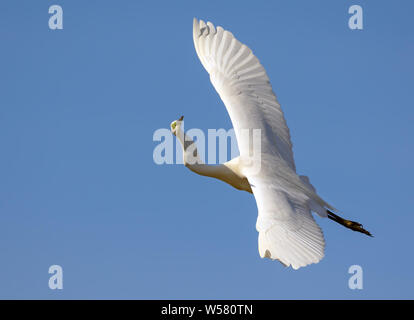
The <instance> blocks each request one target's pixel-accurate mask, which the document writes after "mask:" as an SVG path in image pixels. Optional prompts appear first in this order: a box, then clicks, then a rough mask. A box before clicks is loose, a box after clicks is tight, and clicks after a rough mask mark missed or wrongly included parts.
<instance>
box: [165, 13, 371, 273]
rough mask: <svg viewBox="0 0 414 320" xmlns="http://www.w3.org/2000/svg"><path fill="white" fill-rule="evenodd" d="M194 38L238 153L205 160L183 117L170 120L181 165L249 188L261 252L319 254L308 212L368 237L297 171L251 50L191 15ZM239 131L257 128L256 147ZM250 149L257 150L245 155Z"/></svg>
mask: <svg viewBox="0 0 414 320" xmlns="http://www.w3.org/2000/svg"><path fill="white" fill-rule="evenodd" d="M193 39H194V46H195V50H196V52H197V55H198V57H199V59H200V61H201V63H202V65H203V66H204V68H205V69H206V70H207V72H208V73H209V75H210V80H211V82H212V84H213V86H214V88H215V89H216V91H217V92H218V94H219V96H220V98H221V99H222V101H223V102H224V104H225V106H226V108H227V111H228V113H229V115H230V118H231V122H232V124H233V127H234V131H235V134H236V138H237V143H238V147H239V151H240V155H239V156H238V157H236V158H234V159H231V160H230V161H228V162H226V163H223V164H219V165H207V164H204V163H203V162H202V161H201V160H200V159H199V157H198V154H197V148H196V146H195V142H194V141H193V140H192V139H191V138H190V137H188V136H187V135H186V134H185V132H183V130H182V127H183V118H184V117H181V118H179V119H178V120H176V121H173V122H172V123H171V131H172V133H173V134H174V135H175V136H176V137H177V138H178V140H179V141H180V142H181V145H182V147H183V157H184V165H185V166H186V167H188V168H189V169H190V170H191V171H193V172H195V173H197V174H199V175H202V176H208V177H213V178H217V179H219V180H222V181H224V182H226V183H228V184H230V185H231V186H233V187H234V188H236V189H238V190H244V191H247V192H249V193H253V195H254V197H255V199H256V203H257V208H258V217H257V223H256V229H257V231H258V233H259V239H258V247H259V254H260V256H261V257H262V258H270V259H272V260H279V261H280V262H281V263H282V264H283V265H285V266H287V267H288V266H291V267H292V268H293V269H298V268H300V267H304V266H306V265H309V264H312V263H318V262H319V261H320V260H321V259H322V258H323V256H324V249H325V240H324V236H323V233H322V230H321V229H320V227H319V226H318V225H317V223H316V222H315V220H314V217H313V215H312V212H314V213H316V214H317V215H318V216H320V217H328V218H329V219H331V220H333V221H335V222H337V223H339V224H341V225H343V226H345V227H347V228H349V229H351V230H354V231H358V232H361V233H364V234H366V235H369V236H371V234H370V233H369V232H368V231H367V230H365V229H364V228H363V226H362V225H361V224H360V223H358V222H355V221H350V220H346V219H343V218H341V217H340V216H339V215H337V214H336V213H338V210H336V209H335V208H334V207H333V206H331V205H330V204H329V203H327V202H326V201H325V200H323V199H322V198H321V197H320V196H319V195H318V194H317V192H316V190H315V188H314V187H313V186H312V184H311V183H310V180H309V178H308V177H306V176H303V175H298V174H297V173H296V167H295V162H294V158H293V151H292V143H291V139H290V133H289V128H288V127H287V125H286V121H285V118H284V115H283V112H282V109H281V107H280V104H279V102H278V100H277V98H276V96H275V94H274V92H273V90H272V86H271V84H270V81H269V78H268V76H267V74H266V71H265V69H264V68H263V66H262V65H261V64H260V62H259V60H258V59H257V57H256V56H255V55H254V54H253V52H252V51H251V50H250V49H249V48H248V47H247V46H246V45H244V44H242V43H241V42H239V41H238V40H237V39H236V38H235V37H234V36H233V34H232V33H231V32H229V31H227V30H224V29H223V28H222V27H220V26H217V27H215V26H214V25H213V24H212V23H211V22H207V23H205V22H204V21H202V20H200V21H198V20H197V19H195V18H194V21H193ZM243 130H244V131H254V130H256V131H257V130H259V132H260V143H259V146H256V147H257V148H256V147H255V146H254V143H252V142H251V141H250V140H251V139H250V138H251V135H250V134H243ZM253 142H254V139H253ZM257 150H259V152H258V153H259V154H258V155H256V156H255V157H252V154H254V153H255V152H257ZM335 212H336V213H335Z"/></svg>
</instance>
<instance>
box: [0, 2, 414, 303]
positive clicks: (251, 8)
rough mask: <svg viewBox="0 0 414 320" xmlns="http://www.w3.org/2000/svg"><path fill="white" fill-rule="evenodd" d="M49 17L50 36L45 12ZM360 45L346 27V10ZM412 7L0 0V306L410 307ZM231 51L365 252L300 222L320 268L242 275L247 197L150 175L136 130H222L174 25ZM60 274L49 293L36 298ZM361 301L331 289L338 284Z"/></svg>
mask: <svg viewBox="0 0 414 320" xmlns="http://www.w3.org/2000/svg"><path fill="white" fill-rule="evenodd" d="M52 4H59V5H61V6H62V8H63V12H64V13H63V27H64V29H63V30H50V29H49V28H48V19H49V16H50V15H49V13H48V8H49V6H50V5H52ZM352 4H359V5H361V6H362V8H363V9H364V29H363V30H362V31H352V30H350V29H349V28H348V19H349V17H350V15H349V14H348V8H349V6H351V5H352ZM413 12H414V4H413V3H412V2H409V1H394V2H386V1H373V0H371V1H360V0H358V1H342V0H338V1H328V0H326V1H287V0H283V1H225V2H224V1H203V2H201V1H198V2H196V1H132V0H131V1H126V0H125V1H105V2H104V1H79V0H78V1H73V0H71V1H63V0H59V1H29V0H27V1H22V0H18V1H10V0H9V1H2V2H0V39H1V43H2V44H1V50H0V70H1V72H0V88H1V94H0V150H1V151H0V152H1V153H0V155H1V156H0V216H1V223H0V255H1V263H0V298H3V299H4V298H25V299H26V298H38V299H60V298H66V299H75V298H79V299H86V298H92V299H101V298H104V299H109V298H114V299H120V298H125V299H144V298H145V299H209V298H218V299H372V298H378V299H383V298H391V299H394V298H403V299H407V298H411V299H413V298H414V294H413V289H412V288H413V286H414V276H413V272H412V270H413V267H414V257H413V249H412V245H413V238H412V235H413V225H414V215H413V206H412V191H413V184H412V182H413V181H414V174H413V170H412V163H413V162H414V148H413V146H414V143H413V138H414V132H413V131H414V130H413V121H414V111H413V89H414V88H413V83H414V63H413V56H414V41H413V39H414V37H413V36H414V34H413V33H414V20H413V19H412V13H413ZM193 17H198V18H201V19H204V20H210V21H212V22H213V23H215V24H217V25H222V26H223V27H225V28H226V29H229V30H230V31H232V32H233V34H235V35H236V37H238V38H239V39H240V40H241V41H242V42H244V43H245V44H247V45H248V46H250V47H251V48H252V49H253V51H254V52H255V53H256V55H257V56H258V57H259V59H260V61H261V62H262V64H263V65H264V66H265V68H266V69H267V71H268V74H269V77H270V79H271V82H272V85H273V88H274V91H275V93H276V94H277V96H278V98H279V101H280V103H281V105H282V108H283V110H284V112H285V116H286V119H287V123H288V125H289V127H290V130H291V136H292V141H293V145H294V153H295V159H296V165H297V168H298V172H299V173H300V174H306V175H308V176H309V177H310V178H311V181H312V183H313V184H314V185H315V186H316V188H317V190H318V192H319V193H320V195H321V196H322V197H324V198H325V199H326V200H327V201H329V202H330V203H332V204H333V205H334V206H335V207H337V208H339V209H340V210H341V211H342V212H344V214H345V216H346V217H349V218H350V219H353V220H357V221H360V222H362V223H363V224H364V226H365V227H366V228H367V229H368V230H370V231H371V232H372V233H373V234H374V235H375V238H369V237H366V236H364V235H362V234H358V233H355V232H352V231H350V230H347V229H345V228H343V227H341V226H339V225H337V224H334V223H333V222H331V221H330V220H328V219H320V218H317V221H318V223H319V224H320V226H321V227H322V228H323V230H324V234H325V238H326V241H327V246H326V256H325V258H324V259H323V260H322V261H321V262H320V263H319V264H317V265H312V266H310V267H306V268H302V269H300V270H298V271H293V270H292V269H285V268H283V267H282V266H281V265H280V264H279V263H278V262H272V261H270V260H263V259H260V257H259V254H258V250H257V232H256V230H255V222H256V216H257V209H256V204H255V201H254V198H253V197H252V196H251V195H249V194H247V193H245V192H240V191H237V190H235V189H232V188H231V187H230V186H227V185H225V184H224V183H222V182H220V181H214V180H212V179H206V178H203V177H200V176H197V175H195V174H193V173H191V172H190V171H189V170H187V169H186V168H184V167H183V166H180V165H163V166H159V165H156V164H155V163H154V162H153V149H154V148H155V146H156V145H157V142H154V141H153V140H152V136H153V133H154V131H155V130H157V129H159V128H168V126H169V124H170V122H171V121H173V120H175V119H177V118H178V117H179V116H181V115H182V114H183V115H185V119H186V128H187V129H190V128H201V129H203V130H207V129H209V128H217V129H218V128H225V129H230V128H231V123H230V119H229V117H228V115H227V113H226V110H225V108H224V106H223V104H222V102H221V101H220V100H219V97H218V95H217V94H216V92H215V91H214V89H213V87H212V86H211V84H210V82H209V78H208V75H207V73H206V72H205V70H204V69H203V68H202V66H201V64H200V62H199V61H198V58H197V56H196V53H195V50H194V48H193V43H192V19H193ZM53 264H58V265H61V266H62V268H63V274H64V277H63V279H64V280H63V281H64V289H63V290H60V291H59V290H54V291H52V290H50V289H49V287H48V280H49V276H50V275H49V274H48V269H49V266H51V265H53ZM354 264H358V265H360V266H362V268H363V271H364V278H363V279H364V289H363V290H350V289H349V288H348V279H349V277H350V276H351V275H350V274H348V268H349V267H350V266H351V265H354Z"/></svg>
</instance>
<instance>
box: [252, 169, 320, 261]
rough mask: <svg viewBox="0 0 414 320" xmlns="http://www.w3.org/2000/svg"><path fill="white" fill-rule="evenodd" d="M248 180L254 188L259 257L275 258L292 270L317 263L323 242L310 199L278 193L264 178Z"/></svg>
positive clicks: (257, 177)
mask: <svg viewBox="0 0 414 320" xmlns="http://www.w3.org/2000/svg"><path fill="white" fill-rule="evenodd" d="M250 180H251V181H250ZM249 181H250V182H251V183H252V184H253V185H254V187H252V190H253V194H254V196H255V198H256V203H257V207H258V211H259V215H258V218H257V223H256V229H257V231H258V232H259V253H260V256H261V257H262V258H265V257H266V258H270V259H277V260H279V261H280V262H282V263H283V264H284V265H286V266H292V268H293V269H298V268H300V267H304V266H306V265H308V264H311V263H317V262H319V261H320V260H321V259H322V258H323V256H324V249H325V240H324V237H323V233H322V230H321V229H320V228H319V226H318V225H317V224H316V222H315V220H314V218H313V216H312V213H311V211H310V208H309V206H310V201H311V200H309V199H308V198H306V197H305V196H301V195H299V194H292V193H289V192H287V191H285V190H282V189H281V188H279V187H278V186H277V185H274V184H272V182H271V181H270V179H268V178H265V177H259V176H256V177H254V178H251V179H249Z"/></svg>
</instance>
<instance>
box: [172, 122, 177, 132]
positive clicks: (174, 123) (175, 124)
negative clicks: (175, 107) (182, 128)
mask: <svg viewBox="0 0 414 320" xmlns="http://www.w3.org/2000/svg"><path fill="white" fill-rule="evenodd" d="M176 126H177V122H176V121H174V122H173V123H171V128H172V129H173V130H174V129H175V127H176Z"/></svg>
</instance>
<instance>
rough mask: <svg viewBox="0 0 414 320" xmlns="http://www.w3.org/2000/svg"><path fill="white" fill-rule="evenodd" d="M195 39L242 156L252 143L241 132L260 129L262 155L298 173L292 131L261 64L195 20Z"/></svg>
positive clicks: (232, 39) (234, 42)
mask: <svg viewBox="0 0 414 320" xmlns="http://www.w3.org/2000/svg"><path fill="white" fill-rule="evenodd" d="M193 38H194V46H195V49H196V51H197V55H198V57H199V58H200V61H201V63H202V64H203V66H204V68H205V69H206V70H207V72H208V73H209V74H210V79H211V82H212V83H213V86H214V88H215V89H216V90H217V92H218V93H219V95H220V97H221V99H222V100H223V102H224V104H225V105H226V108H227V111H228V113H229V115H230V118H231V121H232V124H233V127H234V130H235V133H236V137H237V142H238V146H239V150H240V155H241V156H243V155H249V143H248V141H247V140H246V139H242V138H241V137H240V132H241V131H240V129H250V130H251V129H260V130H261V132H262V146H261V147H262V152H268V153H271V154H274V155H275V156H277V157H278V158H279V159H282V160H283V161H285V162H286V164H287V165H288V166H289V167H290V168H291V169H292V170H294V171H296V169H295V162H294V159H293V152H292V143H291V141H290V134H289V129H288V127H287V125H286V121H285V118H284V116H283V113H282V110H281V108H280V105H279V103H278V101H277V99H276V96H275V94H274V93H273V90H272V86H271V85H270V82H269V78H268V76H267V74H266V71H265V69H264V68H263V66H262V65H261V64H260V62H259V60H258V59H257V58H256V57H255V55H254V54H253V53H252V51H251V50H250V49H249V48H248V47H247V46H245V45H244V44H242V43H240V41H238V40H237V39H236V38H235V37H234V36H233V34H232V33H230V32H229V31H226V30H223V28H222V27H217V28H215V27H214V25H213V24H212V23H210V22H207V24H206V23H204V21H202V20H200V21H197V19H195V18H194V25H193Z"/></svg>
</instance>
